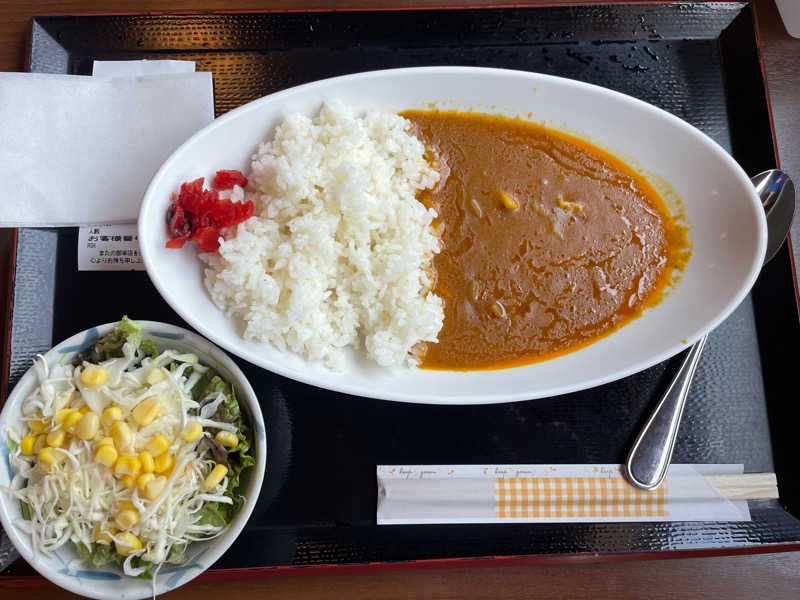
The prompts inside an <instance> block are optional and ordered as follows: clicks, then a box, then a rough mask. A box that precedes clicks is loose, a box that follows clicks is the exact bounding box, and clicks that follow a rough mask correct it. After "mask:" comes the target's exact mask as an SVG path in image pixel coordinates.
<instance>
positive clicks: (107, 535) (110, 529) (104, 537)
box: [94, 523, 117, 544]
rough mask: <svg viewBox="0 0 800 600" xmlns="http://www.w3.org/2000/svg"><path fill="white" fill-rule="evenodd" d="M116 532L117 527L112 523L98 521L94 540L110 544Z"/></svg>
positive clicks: (98, 542) (97, 542)
mask: <svg viewBox="0 0 800 600" xmlns="http://www.w3.org/2000/svg"><path fill="white" fill-rule="evenodd" d="M115 533H117V528H116V527H114V526H113V525H111V523H104V524H100V523H97V524H96V525H95V526H94V541H95V543H96V544H110V543H111V536H112V535H114V534H115Z"/></svg>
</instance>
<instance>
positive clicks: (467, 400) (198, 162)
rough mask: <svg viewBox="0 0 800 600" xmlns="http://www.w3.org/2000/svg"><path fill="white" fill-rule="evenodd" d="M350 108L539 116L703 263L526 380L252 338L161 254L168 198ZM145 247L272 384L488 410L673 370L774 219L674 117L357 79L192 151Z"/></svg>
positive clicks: (182, 263) (441, 83)
mask: <svg viewBox="0 0 800 600" xmlns="http://www.w3.org/2000/svg"><path fill="white" fill-rule="evenodd" d="M328 99H340V100H342V101H343V102H345V103H346V104H348V105H350V106H352V107H354V108H355V109H357V110H362V109H369V108H373V109H374V108H379V109H382V110H391V111H401V110H404V109H410V108H426V107H427V106H428V105H429V103H431V102H435V103H438V104H439V105H440V106H442V107H445V108H459V109H461V110H470V109H472V110H477V111H481V112H490V113H497V114H506V115H509V116H516V115H522V116H527V115H530V118H531V119H532V120H535V121H537V122H543V123H544V124H546V125H548V126H551V127H554V128H556V129H562V130H566V131H568V132H572V133H576V132H577V133H578V134H579V135H580V136H581V137H584V138H586V139H587V140H590V141H591V142H593V143H595V144H598V145H600V146H601V147H603V148H604V149H607V150H609V151H610V152H612V153H614V154H616V155H617V156H620V157H622V158H623V159H625V158H626V157H634V158H635V161H636V164H635V165H632V166H634V167H635V168H637V169H639V170H640V171H641V172H642V173H643V174H645V175H646V176H647V174H648V173H655V174H657V175H658V176H660V177H661V178H663V179H665V180H666V181H667V182H669V183H670V184H671V185H672V187H673V188H674V189H675V191H677V193H678V194H679V195H680V196H681V198H682V199H683V201H684V203H685V208H686V214H687V216H688V219H689V223H690V226H691V232H690V236H691V240H692V242H693V244H694V255H693V258H692V260H691V261H690V263H689V265H688V267H687V268H686V271H685V273H684V274H683V278H682V280H681V282H680V283H679V284H678V285H677V287H676V289H675V290H674V291H673V292H672V293H671V294H669V296H667V298H666V299H665V300H664V301H663V302H661V303H660V304H659V305H657V306H656V307H654V308H653V309H651V310H648V311H646V313H645V314H644V315H643V316H642V317H641V318H639V319H636V320H635V321H633V322H632V323H630V324H629V325H627V326H625V327H623V328H622V329H621V330H619V331H617V332H615V333H614V334H613V335H610V336H609V337H607V338H605V339H602V340H600V341H598V342H596V343H594V344H592V345H590V346H588V347H586V348H583V349H581V350H578V351H577V352H573V353H571V354H567V355H565V356H561V357H559V358H556V359H553V360H549V361H546V362H542V363H536V364H532V365H528V366H523V367H515V368H512V369H504V370H497V371H473V372H468V373H462V372H447V371H426V370H421V369H410V370H409V369H384V368H380V367H378V366H373V365H371V364H368V363H367V362H366V361H365V360H363V359H361V358H360V356H359V354H358V353H356V352H353V353H352V355H351V356H350V357H349V359H348V368H347V370H346V371H345V372H344V373H334V372H331V371H329V370H328V369H326V368H325V367H324V366H322V365H319V364H313V363H309V362H308V361H305V360H303V359H301V358H299V357H297V356H294V355H290V354H286V353H283V352H280V351H278V350H277V349H275V348H273V347H272V346H270V345H266V344H259V343H255V342H250V341H246V340H244V339H242V338H241V337H240V336H239V334H238V331H237V324H236V323H235V322H234V321H232V320H231V319H229V318H228V317H226V316H225V315H224V314H223V313H222V311H220V310H219V309H218V308H217V307H216V306H215V305H214V304H213V302H212V301H211V299H210V297H209V296H208V294H207V293H206V291H205V288H204V287H203V268H202V265H201V262H200V260H199V259H198V258H197V253H196V250H195V248H194V245H188V246H187V247H186V248H184V249H183V250H180V251H176V250H168V249H166V248H165V247H164V244H165V243H166V241H167V230H166V226H165V215H166V211H167V207H168V206H169V196H170V193H172V192H174V191H177V189H178V188H179V186H180V184H181V183H182V182H184V181H187V180H191V179H195V178H197V177H200V176H205V177H211V176H213V173H214V172H215V171H216V170H218V169H241V170H242V171H244V172H245V173H246V172H247V171H248V170H249V158H250V156H251V155H252V154H253V152H254V151H255V149H256V148H257V146H258V144H259V142H261V141H263V140H264V139H265V138H267V137H268V136H271V135H272V133H273V130H274V127H275V126H276V125H277V124H278V123H279V122H280V120H282V119H283V118H284V117H285V116H287V115H288V114H290V113H292V112H302V113H305V114H308V115H311V114H313V113H315V112H316V111H318V110H319V108H320V105H321V103H322V101H324V100H328ZM139 243H140V245H141V249H142V256H143V257H144V262H145V264H146V266H147V272H148V273H149V275H150V278H151V279H152V280H153V283H154V284H155V286H156V287H157V288H158V290H159V292H160V293H161V295H162V296H163V297H164V299H165V300H166V301H167V302H168V303H169V305H170V306H172V308H174V309H175V310H176V311H177V312H178V313H179V314H180V315H181V316H182V317H183V318H184V319H186V321H188V322H189V323H191V324H192V326H193V327H195V328H196V329H197V330H198V331H200V332H201V333H202V334H203V335H205V336H207V337H208V338H210V339H211V340H213V341H215V342H216V343H218V344H220V345H221V346H223V347H224V348H226V349H228V350H230V351H231V352H233V353H235V354H238V355H239V356H241V357H242V358H244V359H246V360H249V361H251V362H253V363H255V364H257V365H259V366H262V367H264V368H265V369H269V370H270V371H273V372H275V373H279V374H281V375H285V376H286V377H290V378H292V379H296V380H298V381H302V382H305V383H309V384H312V385H316V386H319V387H323V388H328V389H331V390H336V391H340V392H344V393H347V394H356V395H360V396H368V397H372V398H381V399H387V400H399V401H406V402H423V403H439V404H483V403H493V402H508V401H514V400H527V399H533V398H540V397H545V396H554V395H557V394H563V393H566V392H570V391H575V390H580V389H585V388H589V387H593V386H596V385H600V384H603V383H606V382H609V381H613V380H616V379H619V378H621V377H624V376H626V375H630V374H632V373H635V372H637V371H641V370H643V369H646V368H647V367H650V366H652V365H654V364H656V363H658V362H660V361H663V360H665V359H667V358H669V357H671V356H673V355H675V354H677V353H678V352H680V351H681V350H683V349H685V348H686V347H687V344H688V343H691V342H694V341H695V340H697V339H698V338H699V337H700V336H701V335H703V334H704V333H707V332H708V331H710V330H712V329H713V328H714V327H716V326H717V325H719V323H720V322H721V321H722V320H723V319H725V317H727V316H728V315H729V314H730V313H731V312H732V311H733V309H734V308H736V306H738V304H739V303H740V302H741V301H742V299H743V298H744V297H745V295H746V294H747V292H748V291H749V290H750V287H751V286H752V285H753V282H754V281H755V279H756V276H757V275H758V272H759V270H760V268H761V263H762V260H763V258H764V252H765V247H766V220H765V218H764V214H763V210H762V209H761V205H760V204H759V201H758V197H757V196H756V194H755V192H754V189H753V186H752V185H751V183H750V180H749V179H748V177H747V175H746V174H745V173H744V171H743V170H742V169H741V168H740V167H739V165H738V164H736V162H735V161H734V160H733V159H732V158H731V157H730V156H729V155H728V154H727V153H726V152H725V150H723V149H722V148H721V147H720V146H718V145H717V144H716V143H715V142H714V141H712V140H711V139H710V138H708V137H707V136H706V135H704V134H703V133H701V132H700V131H698V130H697V129H695V128H694V127H692V126H690V125H689V124H687V123H686V122H684V121H682V120H680V119H678V118H677V117H675V116H673V115H671V114H669V113H667V112H665V111H662V110H660V109H658V108H655V107H654V106H651V105H649V104H647V103H645V102H642V101H640V100H636V99H634V98H631V97H630V96H626V95H623V94H620V93H617V92H613V91H611V90H607V89H605V88H601V87H597V86H593V85H589V84H586V83H581V82H578V81H572V80H569V79H562V78H559V77H551V76H549V75H539V74H535V73H526V72H521V71H508V70H500V69H481V68H473V67H429V68H413V69H397V70H386V71H375V72H370V73H361V74H357V75H349V76H345V77H337V78H334V79H326V80H323V81H318V82H315V83H310V84H307V85H302V86H299V87H295V88H291V89H289V90H285V91H283V92H279V93H276V94H272V95H270V96H267V97H265V98H261V99H260V100H256V101H254V102H251V103H250V104H247V105H245V106H242V107H240V108H238V109H236V110H233V111H231V112H229V113H228V114H226V115H224V116H223V117H221V118H219V119H217V120H216V121H214V122H213V123H211V124H210V125H209V126H208V127H206V128H204V129H203V130H202V131H200V132H199V133H197V134H196V135H194V136H193V137H192V138H191V139H190V140H188V141H187V142H186V143H185V144H183V145H182V146H181V147H180V148H179V149H178V150H177V151H176V152H175V153H174V154H173V155H172V156H171V157H170V158H169V159H168V160H167V162H166V163H164V165H163V166H162V167H161V169H160V170H159V171H158V173H156V175H155V177H154V178H153V180H152V182H151V184H150V186H149V188H148V189H147V192H146V194H145V197H144V200H143V202H142V208H141V212H140V214H139Z"/></svg>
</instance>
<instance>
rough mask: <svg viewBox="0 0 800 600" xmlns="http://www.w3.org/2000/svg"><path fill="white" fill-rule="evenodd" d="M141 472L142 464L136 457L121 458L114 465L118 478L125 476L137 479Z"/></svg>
mask: <svg viewBox="0 0 800 600" xmlns="http://www.w3.org/2000/svg"><path fill="white" fill-rule="evenodd" d="M141 470H142V463H140V462H139V459H138V458H136V457H135V456H120V457H119V458H118V459H117V462H115V463H114V475H116V476H117V477H122V476H123V475H132V476H133V477H136V476H137V475H138V474H139V471H141Z"/></svg>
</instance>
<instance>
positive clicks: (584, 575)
mask: <svg viewBox="0 0 800 600" xmlns="http://www.w3.org/2000/svg"><path fill="white" fill-rule="evenodd" d="M400 1H402V0H400ZM413 3H414V4H415V5H426V4H427V5H441V4H446V2H442V0H414V2H413ZM500 3H505V4H508V2H507V0H501V1H500V2H497V1H496V0H489V1H486V0H480V1H478V2H474V1H469V0H467V1H466V2H463V4H465V5H482V4H500ZM530 3H531V4H535V3H536V2H535V1H534V2H530ZM542 3H544V1H542ZM547 3H548V4H569V3H573V4H576V3H579V2H570V1H569V0H548V1H547ZM397 4H398V0H266V1H259V0H236V1H235V2H224V1H223V0H118V1H117V2H114V3H103V2H100V1H98V0H3V1H2V3H0V71H20V70H23V68H24V52H25V36H26V35H27V32H28V30H29V25H30V24H29V19H30V17H32V16H34V15H52V14H72V13H86V12H149V11H182V10H183V11H187V10H212V9H217V10H234V9H235V10H247V9H264V8H270V7H274V8H310V7H330V6H351V7H352V6H364V7H368V6H396V5H397ZM755 5H756V8H757V15H758V21H759V28H760V31H761V36H762V37H761V43H762V51H763V55H764V61H765V66H766V72H767V79H768V83H769V93H770V100H771V103H772V111H773V118H774V123H775V129H776V132H777V138H778V147H779V153H780V157H781V165H782V167H783V168H784V169H785V170H786V171H787V172H789V173H790V174H792V175H794V178H795V181H798V180H800V39H794V38H791V37H790V36H789V35H788V34H787V33H786V30H785V29H784V27H783V24H782V23H781V22H780V18H779V16H778V13H777V10H776V8H775V5H774V0H755ZM792 231H793V236H794V238H795V239H796V240H798V242H797V244H796V247H795V250H794V257H795V263H796V264H800V218H798V219H796V220H795V224H794V227H793V230H792ZM10 245H11V235H10V231H9V230H2V229H0V282H2V281H6V280H7V277H6V276H5V273H6V271H5V270H6V269H7V268H8V257H9V249H10ZM5 298H6V290H4V289H0V311H2V312H0V314H5V309H6V307H5V306H4V303H5ZM4 323H5V319H0V327H3V326H4ZM3 333H4V332H2V331H0V334H3ZM0 360H6V357H4V356H0ZM43 585H48V584H47V583H43ZM798 590H800V552H792V553H784V554H759V555H748V556H730V557H705V558H700V557H695V558H675V559H670V560H617V561H615V562H608V561H605V560H604V561H601V562H596V561H594V560H593V558H592V557H588V558H587V557H577V558H575V559H571V560H569V559H568V560H566V561H564V560H558V561H557V562H554V563H553V564H543V565H538V566H526V567H483V568H472V569H446V570H424V571H397V572H381V573H369V574H357V575H356V574H347V575H344V574H342V575H309V576H302V577H301V576H297V575H288V576H280V577H271V578H267V579H241V580H234V581H210V582H207V581H204V582H194V583H190V584H188V585H186V586H184V587H182V588H181V589H180V590H177V591H175V592H172V593H170V594H167V597H168V598H172V599H174V600H179V599H181V598H186V599H187V600H189V599H191V600H204V599H209V600H211V599H213V600H219V599H220V598H222V597H225V596H227V597H230V598H235V599H237V600H238V599H240V598H247V597H261V596H264V597H266V596H269V597H270V598H271V599H273V600H280V599H283V598H291V599H295V600H310V599H321V598H326V599H327V598H331V599H333V598H336V599H338V598H348V599H353V600H357V599H361V598H363V599H373V598H381V599H385V600H392V599H399V598H437V599H438V598H441V599H450V598H452V599H459V600H462V599H463V600H466V599H469V598H509V599H515V598H533V597H535V598H543V599H544V598H593V599H596V598H605V597H614V598H619V599H623V598H649V599H651V600H658V599H661V598H692V597H697V598H725V599H726V600H732V599H737V598H742V599H748V600H749V599H751V598H762V599H767V598H780V599H785V598H794V597H797V595H798V593H799V592H798ZM40 593H44V594H47V598H48V600H56V599H57V598H70V597H75V596H73V595H72V594H69V593H67V592H63V591H61V590H59V589H57V588H54V587H52V586H50V588H49V589H47V590H46V591H45V590H39V589H36V590H31V589H17V590H4V591H3V595H2V596H3V599H4V600H17V599H20V600H21V599H23V598H29V597H31V595H32V594H36V595H38V594H40Z"/></svg>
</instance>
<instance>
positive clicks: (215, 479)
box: [203, 465, 228, 492]
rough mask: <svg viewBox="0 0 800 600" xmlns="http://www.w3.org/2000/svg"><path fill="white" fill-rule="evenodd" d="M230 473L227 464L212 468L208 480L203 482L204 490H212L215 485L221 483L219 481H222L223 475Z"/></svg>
mask: <svg viewBox="0 0 800 600" xmlns="http://www.w3.org/2000/svg"><path fill="white" fill-rule="evenodd" d="M227 474H228V467H226V466H225V465H217V466H216V467H214V468H213V469H212V470H211V473H209V474H208V476H207V477H206V480H205V481H204V482H203V491H204V492H210V491H211V490H213V489H214V488H215V487H217V486H218V485H219V482H220V481H222V479H223V477H225V475H227Z"/></svg>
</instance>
